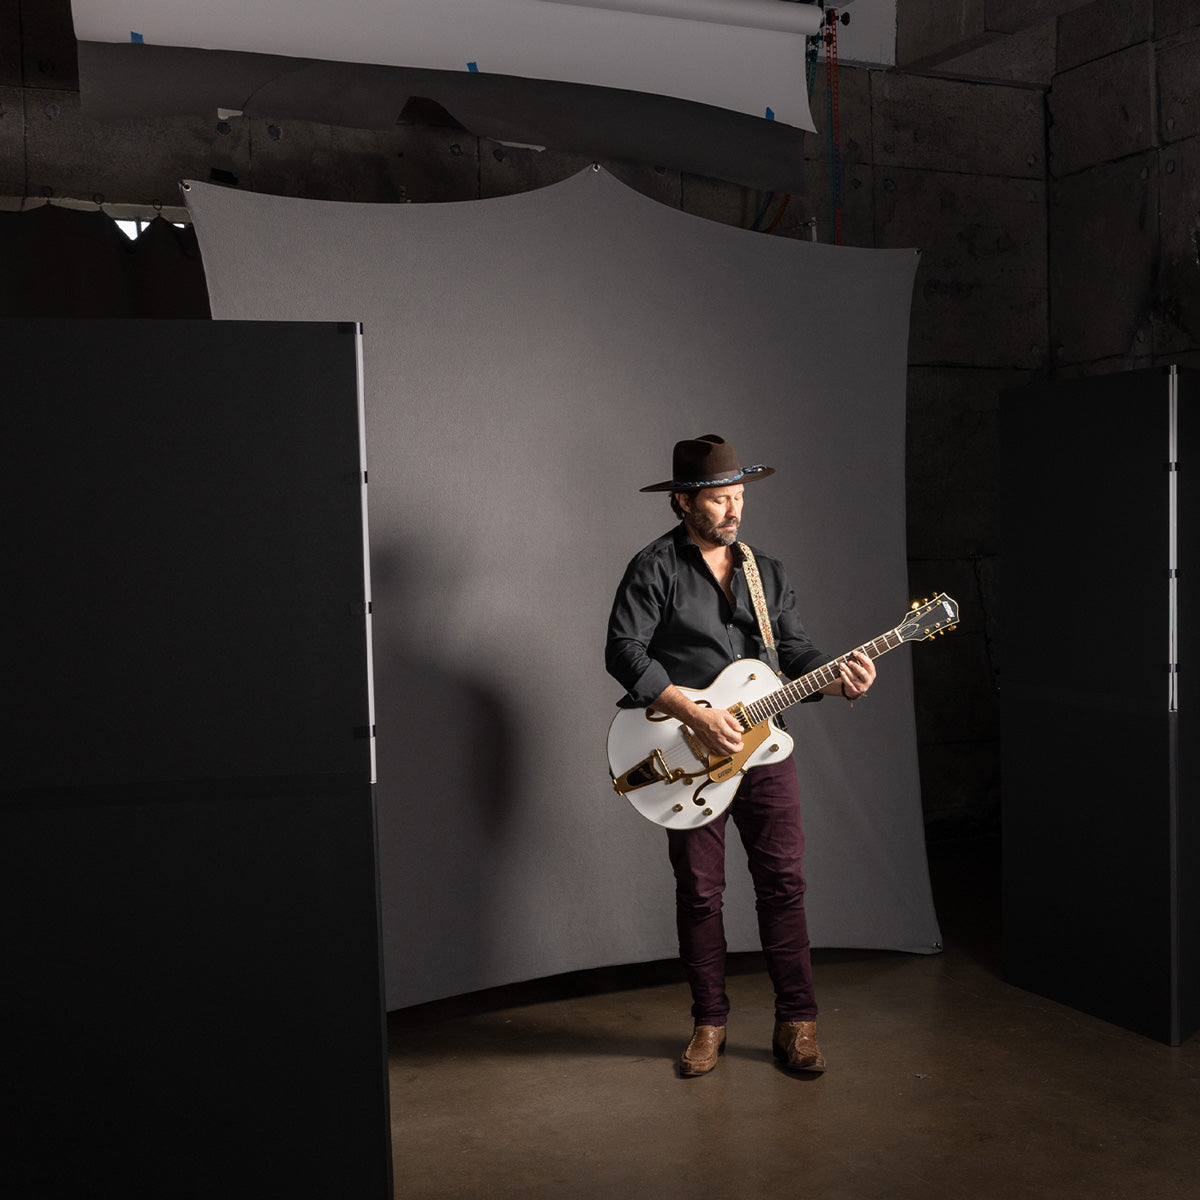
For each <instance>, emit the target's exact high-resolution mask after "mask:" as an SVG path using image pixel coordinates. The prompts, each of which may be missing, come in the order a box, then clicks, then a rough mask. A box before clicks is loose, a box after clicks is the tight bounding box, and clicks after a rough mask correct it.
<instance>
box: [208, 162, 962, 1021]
mask: <svg viewBox="0 0 1200 1200" xmlns="http://www.w3.org/2000/svg"><path fill="white" fill-rule="evenodd" d="M186 197H187V203H188V207H189V210H190V211H191V214H192V217H193V220H194V221H195V226H196V230H197V233H198V235H199V239H200V246H201V251H202V254H203V257H204V262H205V268H206V272H207V277H208V281H209V293H210V300H211V304H212V310H213V315H214V316H215V317H217V318H227V319H228V318H236V319H246V318H248V319H255V318H259V319H271V320H296V321H332V320H354V321H361V322H363V323H364V352H365V364H366V388H367V402H366V403H367V460H368V465H369V470H370V486H369V493H370V524H371V569H372V573H373V591H374V613H375V615H374V629H375V678H376V711H377V729H378V755H379V789H378V792H379V811H380V858H381V874H382V891H383V929H384V934H383V936H384V953H385V963H386V972H387V1002H388V1007H389V1008H392V1009H394V1008H398V1007H403V1006H407V1005H411V1004H416V1003H420V1002H423V1001H427V1000H431V999H437V998H440V997H443V996H448V995H454V994H459V993H463V992H468V991H473V990H477V989H480V988H485V987H489V986H493V985H497V984H502V983H507V982H513V981H516V980H521V979H530V978H536V977H540V976H545V975H550V974H554V973H558V972H563V971H569V970H575V969H580V968H586V967H593V966H601V965H608V964H613V963H622V962H639V961H650V960H655V959H661V958H669V957H672V956H673V955H674V954H675V941H674V918H673V887H672V881H671V877H670V871H669V868H668V865H667V862H666V846H665V834H664V833H663V832H662V831H661V830H660V829H658V828H657V827H656V826H654V825H651V824H650V823H648V822H646V821H644V820H643V819H642V818H641V817H639V816H638V815H637V814H636V813H635V812H634V811H633V809H632V808H631V807H630V806H629V805H628V803H627V802H626V801H625V800H623V799H621V798H619V797H617V796H615V794H614V793H613V792H612V790H611V786H610V784H609V781H608V776H607V767H606V763H605V756H604V742H605V734H606V731H607V727H608V724H609V721H610V720H611V717H612V714H613V704H614V702H615V700H616V699H617V695H618V689H617V687H616V685H615V684H614V682H613V681H612V680H611V679H609V678H608V676H607V675H606V674H605V672H604V667H603V658H602V654H603V639H604V628H605V622H606V619H607V615H608V609H609V605H610V603H611V599H612V594H613V590H614V588H615V586H616V583H617V581H618V579H619V578H620V575H621V572H622V570H623V568H624V566H625V563H626V562H627V561H628V559H629V558H630V557H631V556H632V555H633V554H634V552H635V551H637V550H638V549H639V548H640V547H641V546H642V545H644V544H645V543H646V542H648V541H649V540H650V539H651V538H653V537H654V536H656V535H657V534H659V533H661V532H662V531H663V530H664V529H666V528H668V527H669V526H670V525H671V523H672V518H671V516H670V513H669V510H668V507H667V502H666V499H665V498H664V497H663V496H661V495H641V494H639V493H638V491H637V489H638V487H640V486H641V485H643V484H648V483H653V482H656V481H658V480H660V479H665V478H667V477H668V475H669V472H670V455H671V446H672V444H673V443H674V442H675V440H677V439H678V438H681V437H690V436H695V435H697V434H700V433H705V432H710V431H711V432H717V433H721V434H723V435H725V436H726V437H728V438H730V439H731V440H732V441H733V442H734V444H735V446H736V447H737V448H738V450H739V451H740V452H741V454H742V457H743V458H744V459H747V460H752V461H766V462H768V463H771V464H773V465H775V466H776V467H777V468H778V470H779V473H778V474H777V475H776V476H775V477H774V478H772V479H770V480H766V481H764V482H761V483H756V484H754V485H752V486H751V487H750V488H749V489H748V497H747V500H748V502H747V506H746V514H745V522H744V526H743V533H744V536H745V537H746V538H747V540H748V541H750V542H751V543H752V544H755V545H758V546H761V547H762V548H763V549H765V550H767V551H769V552H770V553H773V554H776V555H778V556H779V557H781V558H782V559H783V560H784V562H785V563H786V564H787V565H788V567H789V570H790V572H791V575H792V578H793V582H794V584H795V585H796V589H797V592H798V594H799V596H800V605H801V612H802V614H803V616H804V618H805V621H806V623H807V625H808V628H809V630H810V632H811V633H812V634H813V636H814V638H815V640H816V641H817V643H818V645H820V646H822V647H823V648H824V649H826V650H827V651H829V652H831V653H836V652H840V651H842V650H845V649H848V648H849V647H851V646H854V645H858V644H860V643H862V642H864V641H867V640H869V639H870V638H872V637H875V636H876V635H878V634H880V633H881V632H883V631H884V630H887V629H890V628H892V627H893V626H895V625H897V624H898V623H899V622H900V621H901V619H902V617H903V615H904V612H905V609H906V607H907V603H908V599H909V597H908V596H907V594H906V567H905V548H904V528H905V522H904V461H903V460H904V390H905V364H906V354H907V340H908V307H909V301H910V297H911V289H912V281H913V276H914V273H915V269H916V259H917V256H916V253H915V252H913V251H868V250H857V249H849V248H844V247H830V246H823V245H816V244H812V243H808V242H801V241H788V240H783V239H778V238H769V237H766V236H763V235H761V234H756V233H751V232H748V231H744V230H739V229H733V228H729V227H726V226H722V225H718V224H714V223H712V222H708V221H705V220H702V219H699V218H696V217H692V216H688V215H685V214H682V213H680V212H678V211H676V210H674V209H670V208H667V207H665V206H663V205H660V204H658V203H656V202H654V201H652V200H649V199H646V198H645V197H643V196H641V195H639V194H637V193H635V192H633V191H631V190H629V189H627V188H625V187H624V186H623V185H621V184H619V183H618V182H617V181H616V180H614V179H613V178H612V177H611V176H609V175H607V174H606V173H605V172H603V171H602V170H594V169H590V170H586V171H584V172H581V173H580V174H579V175H576V176H575V177H573V178H571V179H568V180H566V181H564V182H562V183H559V184H556V185H554V186H553V187H549V188H545V189H542V190H540V191H537V192H532V193H526V194H522V195H517V196H510V197H505V198H501V199H494V200H483V201H471V202H465V203H447V204H437V205H408V206H384V205H355V204H342V203H328V202H319V201H305V200H294V199H281V198H276V197H270V196H262V195H248V194H244V193H240V192H237V191H233V190H227V189H223V188H219V187H214V186H211V185H206V184H198V183H193V184H188V185H186ZM920 652H921V647H920V646H919V645H917V646H916V647H914V648H911V649H910V648H909V647H908V646H905V647H903V648H902V649H900V650H899V651H897V652H895V653H893V654H890V655H888V656H887V657H885V658H884V659H882V660H881V662H880V664H879V666H880V680H879V683H878V684H877V685H876V687H875V688H874V689H873V691H872V695H871V698H870V699H869V701H867V702H864V703H862V704H859V705H857V706H856V707H855V708H854V710H853V711H851V709H850V708H849V706H848V705H846V704H844V703H842V702H841V701H836V702H835V701H827V702H824V703H822V704H819V705H806V706H804V707H803V708H801V709H797V710H794V711H793V714H792V716H791V719H790V726H791V730H792V732H793V734H794V735H795V736H796V739H797V743H798V753H797V758H798V763H799V769H800V775H801V785H802V789H803V792H804V795H805V803H806V822H807V824H806V828H807V835H808V860H807V861H808V877H809V913H810V925H811V929H812V934H813V940H814V943H815V944H816V945H818V946H843V947H875V948H891V949H903V950H909V951H916V952H929V951H931V950H933V949H935V948H936V947H937V945H938V944H939V942H940V935H939V932H938V927H937V920H936V917H935V915H934V912H933V907H932V901H931V896H930V890H929V882H928V872H927V869H926V863H925V851H924V840H923V830H922V823H921V812H920V797H919V782H918V776H917V760H916V745H915V737H914V725H913V715H912V695H911V691H912V688H911V672H910V659H909V656H910V654H912V653H920ZM743 864H744V855H743V854H742V851H741V848H740V846H739V845H738V844H737V840H736V837H735V836H731V848H730V867H731V870H730V878H731V889H730V895H729V897H728V901H727V919H728V927H729V937H730V944H731V948H733V949H735V950H739V949H740V950H745V949H754V948H756V946H757V933H756V929H755V924H754V915H753V898H752V894H751V890H750V887H749V882H748V879H747V878H746V872H745V870H744V865H743Z"/></svg>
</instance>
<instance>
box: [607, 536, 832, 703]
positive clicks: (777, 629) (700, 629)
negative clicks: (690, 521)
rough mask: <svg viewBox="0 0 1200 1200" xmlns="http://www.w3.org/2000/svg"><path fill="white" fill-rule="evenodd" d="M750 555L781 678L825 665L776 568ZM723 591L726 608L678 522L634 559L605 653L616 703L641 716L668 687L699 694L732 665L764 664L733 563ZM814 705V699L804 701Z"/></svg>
mask: <svg viewBox="0 0 1200 1200" xmlns="http://www.w3.org/2000/svg"><path fill="white" fill-rule="evenodd" d="M751 549H752V550H753V551H754V557H755V560H756V561H757V562H758V572H759V574H760V575H761V576H762V585H763V594H764V596H765V597H766V601H767V612H768V613H769V614H770V618H771V628H772V631H773V632H774V634H775V645H776V650H777V651H778V653H779V665H780V668H781V670H782V671H783V673H784V674H785V675H786V676H787V678H788V679H795V678H797V677H798V676H800V675H803V674H805V673H806V672H808V671H811V670H812V669H813V668H814V667H818V666H820V665H821V664H822V663H827V662H830V661H832V656H831V655H828V654H824V653H822V652H821V651H820V650H818V649H817V648H816V647H815V646H814V645H813V644H812V641H811V640H810V639H809V636H808V634H807V633H805V632H804V626H803V625H802V624H801V623H800V615H799V613H798V612H797V611H796V593H795V592H794V591H793V590H792V587H791V585H790V584H789V583H788V578H787V574H786V572H785V571H784V569H783V565H782V564H781V563H780V562H779V560H778V559H774V558H771V557H770V555H767V554H764V553H763V552H762V551H761V550H759V549H758V548H757V547H751ZM735 559H736V555H735ZM730 590H731V591H732V592H733V598H734V600H735V602H736V603H735V604H734V605H733V607H730V604H729V600H728V599H727V598H726V596H725V593H724V591H722V589H721V585H720V584H719V583H718V582H717V580H716V577H715V576H714V575H713V573H712V571H711V570H709V567H708V564H707V563H706V562H705V561H704V558H703V556H702V555H701V553H700V547H699V546H697V545H696V543H695V542H693V541H692V539H691V538H690V537H689V536H688V533H687V529H686V528H685V526H684V525H683V522H680V523H679V525H677V526H676V527H675V528H674V529H673V530H671V531H670V532H669V533H665V534H663V536H662V537H660V538H657V539H656V540H655V541H653V542H651V543H650V545H648V546H647V547H646V548H645V549H644V550H642V551H641V552H640V553H639V554H637V555H636V556H635V557H634V558H633V560H632V561H631V562H630V564H629V566H628V567H627V568H626V569H625V576H624V578H623V579H622V580H621V586H620V587H619V588H617V595H616V599H615V600H614V601H613V607H612V614H611V615H610V617H609V621H608V643H607V647H606V651H605V666H606V667H607V668H608V672H609V674H610V675H612V676H613V677H614V678H615V679H616V680H617V682H618V683H620V685H621V686H622V687H623V688H624V689H625V692H626V694H625V696H624V697H623V698H622V699H621V700H620V701H619V702H618V703H619V704H620V705H621V706H622V707H625V708H635V707H636V708H644V707H645V706H646V705H648V704H649V703H650V702H651V701H652V700H654V699H655V697H657V696H659V695H660V694H661V693H662V691H663V690H664V689H665V688H666V687H667V685H668V684H671V683H674V684H678V685H680V686H682V687H690V688H706V687H708V685H709V684H710V683H712V681H713V680H714V679H715V678H716V677H717V675H719V674H720V672H721V671H722V670H723V669H724V668H725V667H727V666H728V665H729V664H730V663H731V662H734V661H736V660H737V659H739V658H757V659H761V660H763V661H766V659H767V649H766V645H765V644H764V642H763V639H762V634H761V632H760V630H759V627H758V618H757V616H756V615H755V612H754V603H753V601H752V600H751V599H750V589H749V587H748V586H747V584H746V575H745V572H744V571H743V569H742V565H741V563H740V562H735V566H734V571H733V580H732V582H731V584H730ZM820 698H821V695H820V693H819V692H818V693H816V694H815V695H814V696H813V697H810V699H817V700H819V699H820Z"/></svg>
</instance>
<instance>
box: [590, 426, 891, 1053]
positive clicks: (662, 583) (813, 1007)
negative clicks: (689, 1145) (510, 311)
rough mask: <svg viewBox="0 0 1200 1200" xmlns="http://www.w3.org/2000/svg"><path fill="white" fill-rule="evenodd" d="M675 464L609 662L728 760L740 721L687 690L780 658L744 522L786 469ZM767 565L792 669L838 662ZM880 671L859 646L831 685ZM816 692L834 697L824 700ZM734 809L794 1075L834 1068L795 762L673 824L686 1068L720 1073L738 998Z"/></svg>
mask: <svg viewBox="0 0 1200 1200" xmlns="http://www.w3.org/2000/svg"><path fill="white" fill-rule="evenodd" d="M673 468H674V469H673V473H672V477H671V478H670V479H669V480H667V481H665V482H663V483H656V484H651V485H650V486H649V487H644V488H642V489H641V490H642V491H643V492H669V493H671V508H672V510H673V511H674V513H675V515H676V516H677V517H679V518H680V523H679V524H678V525H677V526H676V527H675V528H674V529H673V530H672V531H671V532H669V533H666V534H664V535H663V536H662V537H660V538H658V539H656V540H655V541H653V542H651V543H650V545H648V546H647V547H645V549H643V550H642V551H641V552H640V553H639V554H638V555H636V556H635V557H634V559H633V560H632V561H631V562H630V564H629V566H628V568H627V569H626V571H625V576H624V578H623V579H622V580H621V585H620V587H619V588H618V589H617V595H616V599H615V600H614V601H613V607H612V615H611V616H610V618H609V625H608V643H607V649H606V654H605V661H606V665H607V667H608V670H609V673H610V674H611V675H613V677H614V678H615V679H616V680H617V681H618V682H619V683H620V684H621V686H622V687H624V688H625V691H626V694H625V696H624V697H623V698H622V700H621V701H620V703H621V705H622V706H624V707H637V708H644V707H647V706H649V705H653V706H654V708H655V709H658V710H661V711H663V712H666V713H668V714H669V715H670V716H673V717H675V718H676V719H678V720H679V721H681V722H682V723H683V724H684V725H686V726H687V727H688V728H689V729H691V730H692V732H693V733H694V734H695V736H696V737H697V738H699V739H700V741H701V742H702V743H703V744H704V745H705V746H706V747H707V748H708V749H709V750H710V751H711V752H712V753H714V754H717V755H728V754H732V753H736V752H737V751H738V750H740V749H741V748H742V727H741V725H740V724H739V723H738V721H737V719H736V718H735V717H734V716H733V715H732V714H731V713H730V712H729V711H728V710H727V709H714V708H711V707H705V706H703V705H698V704H696V703H694V702H693V701H692V700H691V699H690V698H689V697H688V696H686V695H685V694H684V693H683V692H682V691H681V690H680V687H681V686H682V687H688V688H706V687H707V686H708V685H709V684H710V683H711V682H712V681H713V679H714V678H715V677H716V676H717V675H718V674H719V672H720V671H721V670H722V669H723V668H725V667H726V666H728V665H729V664H730V663H731V662H733V661H735V660H736V659H739V658H754V659H764V660H765V659H768V658H769V652H768V650H767V646H766V643H765V640H764V637H763V634H762V630H761V627H760V625H759V622H758V618H757V616H756V613H755V608H754V604H753V602H752V598H751V592H750V588H749V584H748V582H747V566H748V564H744V562H743V554H742V548H741V545H740V543H739V542H738V529H739V527H740V525H741V520H742V505H743V500H744V496H743V493H744V491H745V484H747V483H753V482H755V481H756V480H760V479H766V478H767V477H768V476H769V475H773V474H774V473H775V469H774V468H773V467H765V466H762V465H755V466H741V465H739V463H738V456H737V454H736V453H735V452H734V450H733V447H732V446H730V445H729V443H728V442H726V441H725V440H724V439H723V438H720V437H718V436H717V435H716V434H705V435H704V436H703V437H700V438H692V439H688V440H686V441H682V442H677V443H676V445H675V452H674V458H673ZM753 559H754V561H755V562H757V568H758V574H759V575H760V577H761V582H762V591H763V595H764V597H765V600H766V611H767V614H768V615H769V618H770V624H771V629H772V632H773V635H774V640H775V642H776V647H777V652H778V655H779V665H780V669H781V670H782V672H783V673H784V675H785V676H786V677H787V678H788V679H789V680H790V679H795V678H797V677H798V676H800V675H803V674H805V673H807V672H808V671H811V670H812V669H813V668H815V667H818V666H821V665H823V664H824V663H828V662H831V661H833V660H832V659H831V657H830V656H829V655H826V654H823V653H821V651H820V650H818V649H817V648H816V647H815V646H814V645H813V644H812V642H811V641H810V639H809V637H808V634H806V633H805V631H804V627H803V625H802V624H801V622H800V617H799V614H798V613H797V611H796V596H795V593H794V592H793V591H792V588H791V586H790V585H789V583H788V579H787V575H786V574H785V572H784V570H783V567H782V565H781V564H780V563H779V562H778V561H777V560H775V559H773V558H771V557H769V556H768V555H766V554H763V553H762V552H761V551H759V550H757V549H754V550H753ZM874 679H875V667H874V664H873V663H872V662H871V660H870V659H869V658H868V657H867V656H866V655H865V654H860V653H858V652H857V651H856V652H855V653H854V654H853V655H852V656H850V657H848V658H847V659H846V660H844V661H843V662H842V663H841V664H840V675H839V677H838V678H836V679H835V680H834V682H833V683H830V684H827V685H826V686H825V687H823V688H822V689H821V692H824V693H827V694H835V695H840V696H844V697H845V698H846V699H847V700H851V701H853V700H857V699H859V698H860V697H862V696H865V695H866V693H867V690H868V689H869V688H870V686H871V684H872V683H873V682H874ZM810 699H811V700H820V699H821V694H820V693H816V694H814V695H813V696H812V697H810ZM730 816H732V817H733V821H734V824H735V825H736V826H737V828H738V833H739V834H740V836H741V839H742V843H743V844H744V846H745V848H746V852H747V856H748V859H749V866H750V873H751V876H752V877H753V880H754V890H755V896H756V898H757V899H756V908H757V912H758V925H759V935H760V937H761V940H762V948H763V952H764V957H765V959H766V964H767V970H768V973H769V974H770V977H771V981H772V983H773V984H774V986H775V1028H774V1032H773V1035H772V1039H771V1041H772V1049H773V1051H774V1053H775V1056H776V1057H777V1058H778V1059H779V1060H780V1061H781V1062H783V1063H784V1065H785V1066H787V1067H789V1068H791V1069H792V1070H796V1071H807V1072H820V1071H824V1069H825V1057H824V1055H823V1054H822V1053H821V1050H820V1047H819V1046H818V1045H817V1040H816V1018H817V1004H816V999H815V997H814V995H813V985H812V964H811V960H810V954H809V940H808V926H807V922H806V919H805V914H804V875H803V870H802V862H801V859H802V854H803V849H804V834H803V830H802V828H801V824H800V791H799V784H798V781H797V777H796V768H795V764H794V763H793V762H791V761H790V760H786V759H785V760H784V761H782V762H775V763H770V764H766V765H763V766H757V767H751V768H750V769H749V770H747V771H746V773H745V775H744V776H743V778H742V782H741V785H740V786H739V788H738V791H737V794H736V796H735V797H734V799H733V802H732V804H731V805H730V806H729V808H728V809H727V810H726V811H725V812H724V813H722V814H721V815H719V816H718V817H717V818H715V819H714V820H713V821H711V822H710V823H709V824H707V825H703V826H701V827H699V828H696V829H682V830H681V829H668V830H667V839H668V850H669V856H670V860H671V865H672V867H673V869H674V871H675V882H676V925H677V929H678V933H679V953H680V957H681V959H682V960H683V965H684V969H685V972H686V974H687V978H688V983H689V985H690V986H691V991H692V1019H693V1022H694V1028H693V1032H692V1038H691V1041H690V1043H689V1044H688V1047H687V1049H686V1050H685V1051H684V1052H683V1055H682V1057H681V1058H680V1060H679V1072H680V1074H681V1075H683V1076H685V1077H688V1076H696V1075H704V1074H706V1073H707V1072H709V1071H711V1070H712V1069H713V1068H714V1067H715V1066H716V1065H717V1056H718V1054H719V1053H720V1052H721V1051H722V1050H723V1049H724V1045H725V1023H726V1018H727V1016H728V1013H729V999H728V997H727V995H726V994H725V953H726V944H725V933H724V926H723V924H722V919H721V903H722V895H723V893H724V890H725V825H726V819H727V817H730Z"/></svg>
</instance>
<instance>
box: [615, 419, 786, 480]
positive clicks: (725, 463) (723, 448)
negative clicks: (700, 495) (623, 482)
mask: <svg viewBox="0 0 1200 1200" xmlns="http://www.w3.org/2000/svg"><path fill="white" fill-rule="evenodd" d="M671 470H672V472H673V473H674V474H673V478H671V479H667V480H664V482H662V483H652V484H651V485H650V486H649V487H644V488H641V489H639V490H641V491H643V492H690V491H694V490H695V489H696V488H707V487H721V486H723V485H724V484H727V483H751V482H753V481H754V480H755V479H766V477H767V476H768V475H774V474H775V468H774V467H764V466H763V465H762V464H761V463H758V464H756V465H754V466H752V467H743V466H740V465H739V464H738V456H737V454H736V452H735V451H734V449H733V447H732V446H731V445H730V444H729V443H728V442H727V441H726V440H725V439H724V438H723V437H718V436H717V435H716V434H715V433H706V434H705V435H704V436H703V437H698V438H688V439H687V440H686V441H683V442H676V443H675V455H674V457H673V458H672V460H671Z"/></svg>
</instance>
